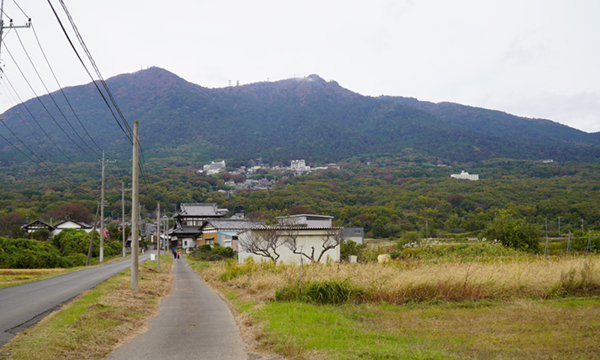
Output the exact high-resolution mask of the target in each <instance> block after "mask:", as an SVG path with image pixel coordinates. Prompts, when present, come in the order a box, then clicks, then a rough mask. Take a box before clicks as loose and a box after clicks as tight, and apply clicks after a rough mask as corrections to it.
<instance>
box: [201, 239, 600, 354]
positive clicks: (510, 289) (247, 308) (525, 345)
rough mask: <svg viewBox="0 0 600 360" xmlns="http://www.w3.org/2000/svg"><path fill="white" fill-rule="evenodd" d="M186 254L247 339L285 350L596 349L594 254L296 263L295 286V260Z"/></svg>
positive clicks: (599, 285) (598, 314)
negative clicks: (210, 259)
mask: <svg viewBox="0 0 600 360" xmlns="http://www.w3.org/2000/svg"><path fill="white" fill-rule="evenodd" d="M472 246H474V247H477V246H480V245H477V244H473V245H472ZM498 246H499V245H498ZM498 251H501V249H493V247H492V250H489V252H498ZM463 253H464V254H473V250H472V249H471V250H470V251H468V250H465V251H464V252H463ZM191 262H192V263H194V262H196V263H197V264H196V265H195V267H196V268H197V269H198V271H200V272H201V274H202V277H203V278H204V279H205V280H206V281H207V282H209V283H210V284H211V285H212V286H213V287H215V288H218V289H219V290H220V291H221V292H222V293H223V294H224V296H225V297H226V298H228V299H229V300H230V301H231V303H232V304H233V305H234V307H235V308H236V309H237V311H238V312H239V315H238V322H239V323H240V326H242V328H243V330H244V331H245V332H246V333H249V334H252V335H251V336H252V338H251V340H253V341H254V343H255V345H254V346H256V347H257V348H258V349H261V350H270V351H275V352H277V353H280V354H282V355H284V356H286V357H289V358H293V359H322V358H329V359H430V358H435V359H465V358H468V359H548V358H579V359H593V358H597V354H598V353H600V345H599V344H598V342H597V341H594V340H593V339H594V337H595V336H596V335H595V334H597V332H598V330H600V257H598V256H596V255H593V256H592V255H590V256H572V257H567V256H560V257H559V256H548V257H545V256H539V255H530V254H524V253H509V254H508V255H502V256H496V255H490V254H487V255H486V254H485V253H484V254H482V255H480V256H476V257H473V256H470V255H469V256H461V253H458V254H457V253H454V254H453V255H452V256H440V257H437V258H429V259H426V260H419V259H400V260H396V261H392V262H389V263H387V264H378V263H376V262H362V263H358V264H349V263H341V264H329V265H304V266H303V268H302V289H301V290H300V286H299V284H300V267H299V266H297V265H296V266H294V265H287V266H286V265H273V264H272V263H270V262H269V263H267V262H247V263H244V264H237V263H235V262H230V263H228V264H227V265H225V264H218V265H212V266H208V265H207V264H206V263H203V262H199V261H194V260H193V259H192V260H191Z"/></svg>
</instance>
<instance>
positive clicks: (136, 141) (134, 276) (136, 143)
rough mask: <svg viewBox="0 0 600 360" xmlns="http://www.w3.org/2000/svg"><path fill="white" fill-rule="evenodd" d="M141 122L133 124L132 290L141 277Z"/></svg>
mask: <svg viewBox="0 0 600 360" xmlns="http://www.w3.org/2000/svg"><path fill="white" fill-rule="evenodd" d="M138 133H139V122H138V121H134V122H133V158H132V165H131V166H132V169H131V289H132V290H137V289H138V277H139V268H138V267H139V258H138V255H139V254H138V251H139V243H138V241H139V238H138V233H139V230H138V229H139V226H138V225H139V224H138V222H139V220H138V216H139V215H138V214H139V211H140V208H139V192H138V191H139V188H138V185H139V184H138V177H139V172H138V171H139V169H138V162H139V157H138V156H139V146H140V144H139V137H138Z"/></svg>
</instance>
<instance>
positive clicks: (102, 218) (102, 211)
mask: <svg viewBox="0 0 600 360" xmlns="http://www.w3.org/2000/svg"><path fill="white" fill-rule="evenodd" d="M107 162H109V163H110V162H117V160H116V159H115V160H114V161H106V160H104V150H102V189H101V190H100V194H101V197H102V200H100V264H102V262H103V261H104V167H105V165H106V163H107Z"/></svg>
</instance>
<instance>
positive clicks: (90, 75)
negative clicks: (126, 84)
mask: <svg viewBox="0 0 600 360" xmlns="http://www.w3.org/2000/svg"><path fill="white" fill-rule="evenodd" d="M48 4H49V5H50V8H52V12H53V13H54V16H55V17H56V20H57V21H58V23H59V25H60V27H61V29H62V31H63V33H64V34H65V36H66V38H67V40H68V41H69V44H70V45H71V48H72V49H73V51H74V52H75V55H77V58H78V59H79V62H81V65H83V68H84V69H85V71H86V72H87V74H88V76H89V77H90V78H91V79H92V83H93V84H94V86H95V87H96V89H97V90H98V92H99V93H100V96H102V99H103V100H104V103H105V104H106V106H107V107H108V109H109V110H110V112H111V114H112V116H113V118H114V119H115V121H116V122H117V124H118V125H119V127H120V128H121V131H122V132H123V133H124V134H125V136H127V139H129V142H130V143H131V144H133V140H132V139H131V136H130V134H128V133H127V132H126V131H125V129H124V128H123V125H121V122H120V121H119V119H117V116H116V115H115V113H114V111H113V109H112V107H111V106H110V104H109V103H108V100H107V99H106V97H105V96H104V94H103V93H102V91H101V90H100V87H99V86H98V84H97V83H96V80H94V77H93V76H92V74H91V73H90V71H89V70H88V68H87V66H86V65H85V63H84V61H83V59H82V58H81V56H80V55H79V52H78V51H77V49H76V48H75V45H74V44H73V42H72V41H71V38H70V37H69V34H68V33H67V30H66V29H65V27H64V25H63V23H62V21H61V20H60V17H59V16H58V13H57V12H56V10H55V9H54V6H53V5H52V3H51V2H50V0H48ZM125 126H126V127H127V124H125Z"/></svg>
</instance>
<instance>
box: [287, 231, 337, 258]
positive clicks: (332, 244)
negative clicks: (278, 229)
mask: <svg viewBox="0 0 600 360" xmlns="http://www.w3.org/2000/svg"><path fill="white" fill-rule="evenodd" d="M341 230H342V229H341V228H331V229H327V230H326V232H325V234H323V236H322V237H321V239H322V240H323V242H322V243H321V248H320V249H315V247H314V246H311V247H310V248H309V249H303V248H302V246H301V245H300V244H299V243H298V234H299V231H298V228H293V227H289V228H287V229H282V232H284V233H285V235H283V236H282V237H283V241H282V243H283V244H285V246H287V247H288V248H289V249H290V250H291V251H292V252H293V253H294V254H298V255H300V256H304V257H305V258H307V259H309V260H310V261H311V262H312V263H318V262H320V261H321V259H322V258H323V256H324V255H325V253H326V252H327V251H329V250H331V249H335V248H336V247H338V246H340V244H341V243H342V241H343V240H344V238H343V236H342V231H341ZM317 251H318V252H319V253H318V257H315V256H316V254H315V252H317Z"/></svg>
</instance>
